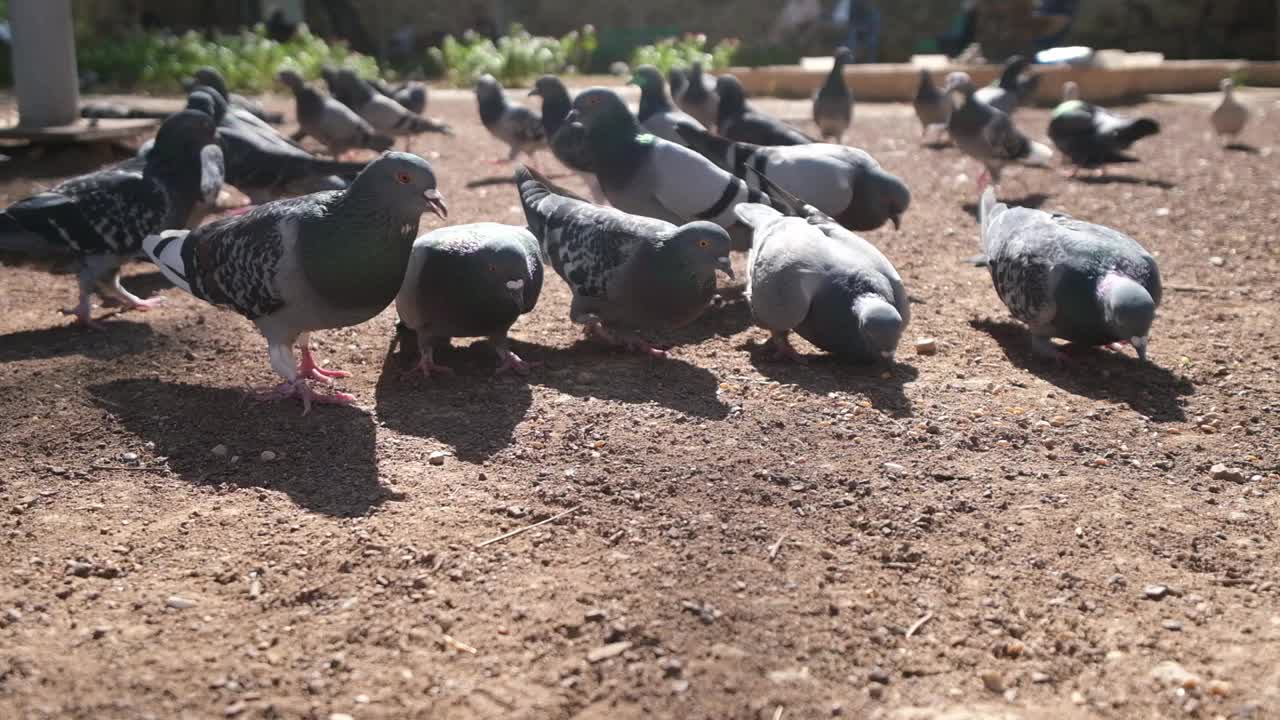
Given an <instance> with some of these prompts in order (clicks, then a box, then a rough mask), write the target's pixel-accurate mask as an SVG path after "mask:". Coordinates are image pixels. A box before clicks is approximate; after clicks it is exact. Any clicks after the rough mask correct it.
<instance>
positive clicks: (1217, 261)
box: [1209, 255, 1227, 267]
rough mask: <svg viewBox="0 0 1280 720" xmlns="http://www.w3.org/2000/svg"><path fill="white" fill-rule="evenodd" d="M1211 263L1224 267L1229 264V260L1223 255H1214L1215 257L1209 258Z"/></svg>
mask: <svg viewBox="0 0 1280 720" xmlns="http://www.w3.org/2000/svg"><path fill="white" fill-rule="evenodd" d="M1209 264H1210V265H1212V266H1214V267H1222V266H1223V265H1226V264H1227V261H1226V260H1223V259H1222V257H1221V256H1218V255H1214V256H1213V257H1211V258H1209Z"/></svg>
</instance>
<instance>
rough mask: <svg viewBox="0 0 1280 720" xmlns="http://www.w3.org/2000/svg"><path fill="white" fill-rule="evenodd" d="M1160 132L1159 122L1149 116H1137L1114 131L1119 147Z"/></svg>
mask: <svg viewBox="0 0 1280 720" xmlns="http://www.w3.org/2000/svg"><path fill="white" fill-rule="evenodd" d="M1159 132H1160V123H1158V122H1156V121H1155V120H1152V119H1151V118H1138V119H1137V120H1134V121H1133V122H1131V123H1129V124H1128V125H1126V126H1125V127H1122V128H1120V130H1119V131H1118V132H1116V140H1118V141H1119V142H1120V147H1126V148H1127V147H1129V146H1130V145H1132V144H1134V143H1136V142H1138V141H1139V140H1141V139H1142V138H1144V137H1147V136H1149V135H1155V134H1157V133H1159Z"/></svg>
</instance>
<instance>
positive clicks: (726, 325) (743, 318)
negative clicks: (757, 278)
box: [664, 285, 751, 346]
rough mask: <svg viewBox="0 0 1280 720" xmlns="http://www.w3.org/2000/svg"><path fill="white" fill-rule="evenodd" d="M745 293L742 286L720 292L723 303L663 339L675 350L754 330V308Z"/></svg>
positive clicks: (723, 289) (726, 288) (710, 308)
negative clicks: (752, 314)
mask: <svg viewBox="0 0 1280 720" xmlns="http://www.w3.org/2000/svg"><path fill="white" fill-rule="evenodd" d="M745 291H746V287H745V286H742V285H738V286H730V287H723V288H720V291H719V293H720V302H718V303H717V304H715V305H712V306H711V307H709V308H707V310H706V312H704V313H702V316H701V317H699V318H698V319H697V320H694V321H693V322H692V323H690V324H688V325H686V326H685V327H682V328H679V329H677V330H672V331H671V332H668V333H666V334H665V336H664V339H665V340H667V341H669V342H671V343H672V345H673V346H679V345H694V344H697V343H700V342H702V341H703V340H706V339H708V338H712V337H717V336H719V337H728V336H731V335H737V334H738V333H740V332H742V331H743V330H745V329H747V328H748V327H751V307H750V306H748V305H747V299H746V297H745V296H744V295H743V293H744V292H745Z"/></svg>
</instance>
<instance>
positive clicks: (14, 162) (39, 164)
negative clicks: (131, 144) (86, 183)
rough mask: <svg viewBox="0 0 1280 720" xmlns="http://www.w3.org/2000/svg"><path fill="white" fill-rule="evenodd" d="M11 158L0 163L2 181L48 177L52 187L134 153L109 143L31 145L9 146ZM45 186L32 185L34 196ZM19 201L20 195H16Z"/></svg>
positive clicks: (43, 178) (44, 178)
mask: <svg viewBox="0 0 1280 720" xmlns="http://www.w3.org/2000/svg"><path fill="white" fill-rule="evenodd" d="M5 152H6V153H7V154H8V155H9V161H8V162H6V163H3V164H0V182H7V181H10V180H46V179H47V180H49V187H52V186H53V185H55V184H56V183H57V182H61V181H62V180H64V179H66V178H67V177H68V176H70V175H83V174H85V173H89V172H93V171H94V170H98V169H99V168H102V167H104V166H106V165H110V164H112V163H116V162H119V161H121V160H125V159H128V158H130V157H132V156H133V153H132V151H130V150H129V149H128V148H119V147H116V146H113V145H110V144H105V143H97V144H93V145H66V146H58V145H29V146H26V147H23V148H8V149H6V150H5ZM41 189H43V188H33V189H32V190H31V192H30V193H29V194H30V195H34V194H35V193H37V192H39V191H40V190H41ZM13 199H14V200H16V199H17V198H13Z"/></svg>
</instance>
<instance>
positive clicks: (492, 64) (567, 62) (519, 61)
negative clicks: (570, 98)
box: [427, 24, 599, 87]
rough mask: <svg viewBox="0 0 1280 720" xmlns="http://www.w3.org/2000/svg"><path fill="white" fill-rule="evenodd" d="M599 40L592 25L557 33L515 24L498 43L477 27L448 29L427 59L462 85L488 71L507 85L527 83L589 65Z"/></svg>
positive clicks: (467, 84) (430, 64)
mask: <svg viewBox="0 0 1280 720" xmlns="http://www.w3.org/2000/svg"><path fill="white" fill-rule="evenodd" d="M598 44H599V43H598V41H597V39H596V30H595V28H594V27H592V26H591V25H585V26H583V28H582V29H581V30H575V31H572V32H570V33H569V34H567V35H565V36H564V37H562V38H559V39H557V38H553V37H546V36H540V35H532V34H530V33H529V31H528V30H525V29H524V28H523V27H522V26H520V25H518V24H516V25H512V26H511V31H510V32H509V33H508V34H507V35H505V36H503V37H500V38H498V41H497V42H496V43H495V42H494V41H493V40H490V39H489V38H487V37H484V36H482V35H480V34H478V33H476V32H475V31H473V30H468V31H467V32H466V33H464V34H463V36H462V38H461V39H458V38H455V37H453V36H452V35H450V36H448V37H446V38H445V39H444V42H443V43H442V44H441V46H440V47H438V48H430V49H429V50H427V63H428V65H429V69H435V70H436V71H437V72H439V73H442V74H443V75H444V76H445V77H446V79H447V80H448V81H449V82H450V83H451V84H453V85H455V86H458V87H466V86H469V85H471V84H472V83H474V82H475V81H476V78H479V77H480V76H481V75H484V74H489V75H492V76H494V77H495V78H497V79H498V81H499V82H501V83H502V84H504V85H527V84H529V82H530V81H532V80H534V79H535V78H536V77H537V76H539V75H543V74H546V73H556V74H560V73H569V72H575V71H576V70H577V69H578V68H585V67H588V66H589V64H590V62H591V55H592V53H594V52H595V50H596V48H597V47H598Z"/></svg>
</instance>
